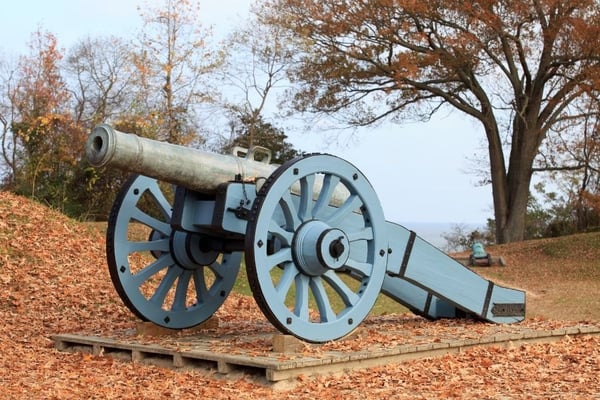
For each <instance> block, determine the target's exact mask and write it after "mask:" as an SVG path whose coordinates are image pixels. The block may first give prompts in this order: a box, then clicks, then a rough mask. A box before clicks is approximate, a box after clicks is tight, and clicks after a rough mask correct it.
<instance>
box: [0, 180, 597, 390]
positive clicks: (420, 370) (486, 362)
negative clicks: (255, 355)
mask: <svg viewBox="0 0 600 400" xmlns="http://www.w3.org/2000/svg"><path fill="white" fill-rule="evenodd" d="M104 230H105V226H104V225H103V224H82V223H78V222H76V221H73V220H70V219H68V218H66V217H65V216H63V215H61V214H60V213H57V212H54V211H52V210H49V209H47V208H46V207H44V206H42V205H40V204H37V203H33V202H31V201H29V200H27V199H24V198H22V197H18V196H14V195H12V194H10V193H6V192H0V318H1V319H2V324H0V351H1V354H2V357H0V369H1V370H2V371H4V372H3V374H0V386H2V394H0V398H11V399H31V398H48V399H81V398H102V399H110V398H119V399H138V398H180V399H197V398H223V399H225V398H235V399H258V398H260V399H264V400H268V399H280V398H298V399H301V398H311V399H314V398H320V399H324V400H325V399H334V398H335V399H338V398H343V399H353V398H356V399H359V398H360V399H365V398H369V399H371V398H396V399H438V398H440V399H441V398H448V397H454V398H463V399H482V398H497V397H498V396H499V395H502V396H501V397H502V398H521V397H522V394H524V393H527V395H528V396H530V397H531V398H550V397H552V398H555V397H556V396H557V393H568V396H567V397H568V398H594V396H596V395H599V394H600V384H599V383H598V380H597V374H598V371H600V364H599V363H598V360H600V338H599V337H582V338H569V339H566V341H562V342H559V343H555V344H540V345H531V346H521V347H518V348H513V349H501V348H492V349H473V350H468V351H465V352H463V353H461V354H457V355H447V356H444V357H441V358H436V359H425V360H415V361H410V362H406V363H402V364H397V365H387V366H385V367H384V368H374V369H367V370H363V371H357V372H348V373H344V374H342V375H339V376H323V377H311V378H309V377H303V378H302V379H299V380H298V381H297V382H293V383H292V384H291V386H290V387H289V388H286V389H285V390H283V391H278V390H276V389H274V388H271V387H266V386H264V385H261V384H259V383H257V382H255V381H252V380H250V379H247V378H246V377H244V376H239V377H234V378H231V377H228V378H227V379H223V378H222V377H215V376H214V373H213V372H203V371H197V370H169V369H165V368H160V367H156V366H149V365H142V364H139V363H132V362H121V361H118V360H114V359H111V358H108V357H103V356H102V355H99V356H92V355H87V354H68V353H61V352H58V351H56V350H55V349H54V346H53V342H52V340H51V339H50V337H51V335H53V334H57V333H72V332H85V333H87V334H102V333H106V332H114V331H115V330H118V329H129V330H133V329H134V327H135V322H136V318H135V317H134V316H133V315H132V314H131V313H130V312H129V310H127V309H126V308H125V307H124V306H123V305H122V303H121V301H120V299H119V298H118V296H117V295H116V293H115V291H114V288H113V287H112V283H111V280H110V277H109V274H108V271H107V268H106V259H105V242H104V240H105V239H104ZM599 244H600V235H599V234H588V235H576V236H571V237H565V238H559V239H552V240H540V241H532V242H523V243H517V244H511V245H507V246H497V247H492V248H489V249H488V251H490V252H491V253H492V254H493V255H496V256H503V257H504V258H505V259H506V261H507V264H508V265H507V266H506V267H495V268H478V269H477V272H478V273H480V274H482V275H484V276H486V277H489V278H491V279H494V280H495V281H496V282H498V283H500V284H502V283H505V284H506V285H509V286H517V287H521V288H523V289H525V290H527V293H528V310H527V312H528V317H530V318H531V317H539V316H543V317H545V318H542V319H540V318H536V319H535V320H533V321H530V322H531V323H532V324H534V325H536V326H538V325H540V324H542V325H544V324H545V325H547V326H548V327H549V329H552V327H554V326H557V325H559V324H557V323H554V322H555V320H559V319H565V320H589V321H593V322H594V324H597V323H598V322H599V321H600V305H599V303H598V295H597V293H598V292H599V289H600V266H599V265H598V264H599V262H600V261H599V257H598V256H599V255H600V246H599ZM236 290H237V291H238V292H240V293H244V294H248V293H249V291H248V284H247V282H246V281H245V279H244V277H243V276H240V279H238V284H237V288H236ZM382 298H383V296H382ZM402 311H403V310H402V309H399V308H398V306H397V305H395V303H392V302H390V301H386V300H381V301H380V302H379V303H378V305H377V309H376V310H375V312H376V313H393V312H402ZM219 313H221V314H220V318H221V321H229V319H234V318H237V319H238V320H240V319H241V320H243V322H245V323H247V322H248V321H251V323H249V324H247V325H248V326H249V327H248V329H255V328H253V327H254V325H253V324H254V323H256V324H263V326H264V324H265V323H266V320H265V318H264V317H263V316H262V314H260V312H259V311H258V308H257V307H256V306H255V305H254V303H253V301H252V299H251V298H250V297H248V296H247V295H240V294H238V293H236V294H232V295H230V296H229V297H228V299H227V301H226V303H225V304H224V305H223V307H221V309H220V310H219ZM221 316H222V317H221ZM395 317H396V316H390V318H392V319H393V320H398V321H404V320H405V319H406V318H404V316H397V317H398V318H396V319H394V318H395ZM384 318H385V317H382V319H384ZM546 319H548V320H546ZM378 321H379V320H378V319H377V317H374V318H373V319H371V320H370V321H365V323H369V324H371V326H373V324H375V325H376V326H381V325H377V324H378V323H380V322H378ZM410 323H412V324H417V325H418V324H419V323H423V324H427V326H429V327H432V331H434V332H436V329H437V328H436V326H439V327H443V324H439V323H435V322H427V321H424V320H420V322H419V321H417V322H415V321H412V322H410ZM453 323H456V324H464V323H465V322H463V321H456V322H453ZM471 323H474V322H471ZM436 324H438V325H436ZM415 329H417V328H415ZM372 330H375V331H376V330H377V329H370V331H372ZM418 334H419V335H422V334H423V333H418ZM433 335H435V333H434V334H433ZM361 340H363V339H361V338H356V339H348V341H347V342H345V343H346V345H348V346H359V347H360V346H367V345H368V342H361ZM364 340H366V339H364ZM398 340H400V341H403V340H404V338H403V337H399V338H398ZM341 345H344V343H341ZM232 349H233V350H235V344H232ZM315 351H319V349H318V348H317V349H316V350H315ZM540 376H541V377H543V379H540ZM574 378H576V379H574ZM558 397H560V396H558ZM567 397H565V398H567Z"/></svg>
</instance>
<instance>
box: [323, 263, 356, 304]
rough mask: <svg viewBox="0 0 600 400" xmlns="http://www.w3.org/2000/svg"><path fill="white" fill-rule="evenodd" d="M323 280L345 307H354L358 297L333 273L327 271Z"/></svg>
mask: <svg viewBox="0 0 600 400" xmlns="http://www.w3.org/2000/svg"><path fill="white" fill-rule="evenodd" d="M323 279H324V280H325V281H326V282H327V283H329V285H330V286H331V287H332V288H333V290H335V292H336V293H337V294H338V295H339V296H340V297H341V299H342V301H343V302H344V304H345V305H346V306H347V307H350V306H353V305H355V304H356V303H358V300H360V296H359V295H357V294H356V293H354V292H353V291H352V289H350V288H349V287H348V285H346V283H345V282H344V281H343V280H341V279H340V277H339V276H338V275H337V274H336V273H335V272H334V271H327V272H326V273H325V274H324V275H323Z"/></svg>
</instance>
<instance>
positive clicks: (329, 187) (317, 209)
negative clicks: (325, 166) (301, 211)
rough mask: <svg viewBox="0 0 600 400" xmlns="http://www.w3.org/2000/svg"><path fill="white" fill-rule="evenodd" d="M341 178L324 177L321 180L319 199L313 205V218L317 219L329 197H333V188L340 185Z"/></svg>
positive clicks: (333, 176) (329, 175) (326, 204)
mask: <svg viewBox="0 0 600 400" xmlns="http://www.w3.org/2000/svg"><path fill="white" fill-rule="evenodd" d="M340 180H341V178H340V177H339V176H335V175H331V174H328V175H325V177H324V178H323V186H322V187H321V192H320V193H319V198H318V199H317V202H316V203H315V205H314V207H313V211H312V216H313V218H317V217H318V216H319V215H320V213H321V212H323V210H325V209H326V208H327V206H328V205H329V202H330V200H331V197H332V196H333V191H334V190H335V187H336V186H337V185H338V183H340Z"/></svg>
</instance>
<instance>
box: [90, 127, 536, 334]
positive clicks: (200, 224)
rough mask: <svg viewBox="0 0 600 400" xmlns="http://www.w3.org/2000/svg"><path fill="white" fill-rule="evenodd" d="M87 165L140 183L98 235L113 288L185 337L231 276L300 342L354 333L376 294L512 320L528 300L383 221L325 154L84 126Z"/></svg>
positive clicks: (422, 306) (431, 312) (344, 166)
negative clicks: (199, 145) (239, 150)
mask: <svg viewBox="0 0 600 400" xmlns="http://www.w3.org/2000/svg"><path fill="white" fill-rule="evenodd" d="M86 153H87V158H88V160H89V162H90V163H91V164H92V165H94V166H97V167H101V166H112V167H117V168H121V169H124V170H127V171H130V172H133V173H136V174H141V175H134V176H133V177H132V178H131V179H130V180H129V181H128V182H127V183H126V184H125V185H124V187H123V188H122V189H121V191H120V193H119V194H118V196H117V199H116V200H115V203H114V205H113V208H112V211H111V214H110V216H109V223H108V229H107V258H108V265H109V271H110V276H111V279H112V281H113V283H114V285H115V288H116V290H117V292H118V293H119V295H120V296H121V298H122V300H123V301H124V303H125V304H126V305H127V306H128V307H129V309H130V310H131V311H132V312H133V313H134V314H136V315H137V316H138V317H140V318H141V319H143V320H147V321H151V322H153V323H156V324H158V325H161V326H164V327H168V328H173V329H182V328H188V327H191V326H194V325H197V324H200V323H201V322H203V321H205V320H206V319H208V318H209V317H210V316H211V315H213V314H214V312H215V311H216V310H217V309H218V308H219V307H220V306H221V305H222V304H223V302H224V301H225V299H226V298H227V296H228V294H229V293H230V291H231V289H232V287H233V284H234V282H235V280H236V277H237V275H238V271H239V268H240V263H241V258H242V253H244V256H245V264H246V272H247V275H248V281H249V284H250V288H251V290H252V293H253V295H254V298H255V299H256V302H257V304H258V306H259V307H260V309H261V310H262V311H263V313H264V314H265V316H266V317H267V318H268V320H269V321H270V322H271V323H272V324H273V325H274V326H275V327H277V328H278V329H279V330H280V331H281V332H283V333H285V334H291V335H294V336H296V337H298V338H301V339H303V340H306V341H309V342H326V341H330V340H336V339H339V338H341V337H343V336H345V335H347V334H348V333H350V332H351V331H353V330H354V329H355V328H356V327H357V326H358V325H359V324H360V323H361V322H362V321H363V320H364V318H365V317H366V316H367V315H368V313H369V312H370V310H371V308H372V307H373V304H374V303H375V301H376V300H377V297H378V295H379V293H383V294H385V295H387V296H389V297H391V298H393V299H394V300H396V301H397V302H399V303H400V304H402V305H404V306H406V307H408V308H409V309H410V310H412V311H413V312H415V313H416V314H418V315H422V316H424V317H426V318H430V319H436V318H454V317H461V316H465V315H469V316H471V317H475V318H479V319H482V320H487V321H492V322H498V323H511V322H517V321H521V320H523V318H524V317H525V293H524V292H523V291H520V290H515V289H509V288H504V287H501V286H499V285H496V284H494V283H492V282H489V281H487V280H485V279H483V278H481V277H479V276H478V275H477V274H475V273H473V272H471V271H470V270H469V269H467V268H465V267H464V266H462V265H461V264H459V263H458V262H456V261H454V260H453V259H452V258H450V257H448V256H447V255H446V254H444V253H443V252H442V251H440V250H439V249H437V248H435V247H434V246H432V245H430V244H429V243H427V242H426V241H424V240H423V239H421V238H419V237H418V236H417V235H416V234H415V233H414V232H412V231H409V230H407V229H405V228H404V227H402V226H400V225H397V224H394V223H392V222H386V221H385V218H384V214H383V210H382V208H381V205H380V203H379V200H378V198H377V196H376V194H375V192H374V190H373V188H372V186H371V185H370V183H369V181H368V180H367V179H366V177H365V176H364V175H363V174H362V173H361V172H360V171H359V170H358V169H357V168H356V167H354V166H353V165H352V164H350V163H348V162H347V161H344V160H342V159H340V158H338V157H335V156H332V155H328V154H309V155H306V156H301V157H297V158H294V159H293V160H290V161H288V162H286V163H284V164H283V165H281V166H274V165H269V164H267V163H265V162H259V161H256V160H255V159H254V157H253V154H255V153H256V150H253V149H251V150H250V151H249V152H248V155H247V156H246V157H244V158H240V157H237V156H235V155H218V154H213V153H209V152H203V151H199V150H194V149H190V148H185V147H181V146H175V145H171V144H167V143H162V142H157V141H153V140H149V139H144V138H140V137H137V136H134V135H131V134H126V133H122V132H118V131H116V130H114V129H113V128H111V127H110V126H108V125H100V126H97V127H96V128H94V130H93V131H92V133H91V134H90V137H89V139H88V144H87V148H86Z"/></svg>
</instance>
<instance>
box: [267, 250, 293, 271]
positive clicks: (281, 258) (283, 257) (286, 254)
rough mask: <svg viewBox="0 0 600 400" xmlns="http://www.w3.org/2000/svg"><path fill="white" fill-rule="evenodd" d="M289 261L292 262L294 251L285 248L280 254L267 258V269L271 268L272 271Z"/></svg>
mask: <svg viewBox="0 0 600 400" xmlns="http://www.w3.org/2000/svg"><path fill="white" fill-rule="evenodd" d="M288 261H292V249H291V248H290V247H284V248H283V249H281V250H279V251H278V252H276V253H274V254H271V255H268V256H267V257H266V259H265V267H269V269H271V268H273V267H275V266H277V265H279V264H283V263H285V262H288Z"/></svg>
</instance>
